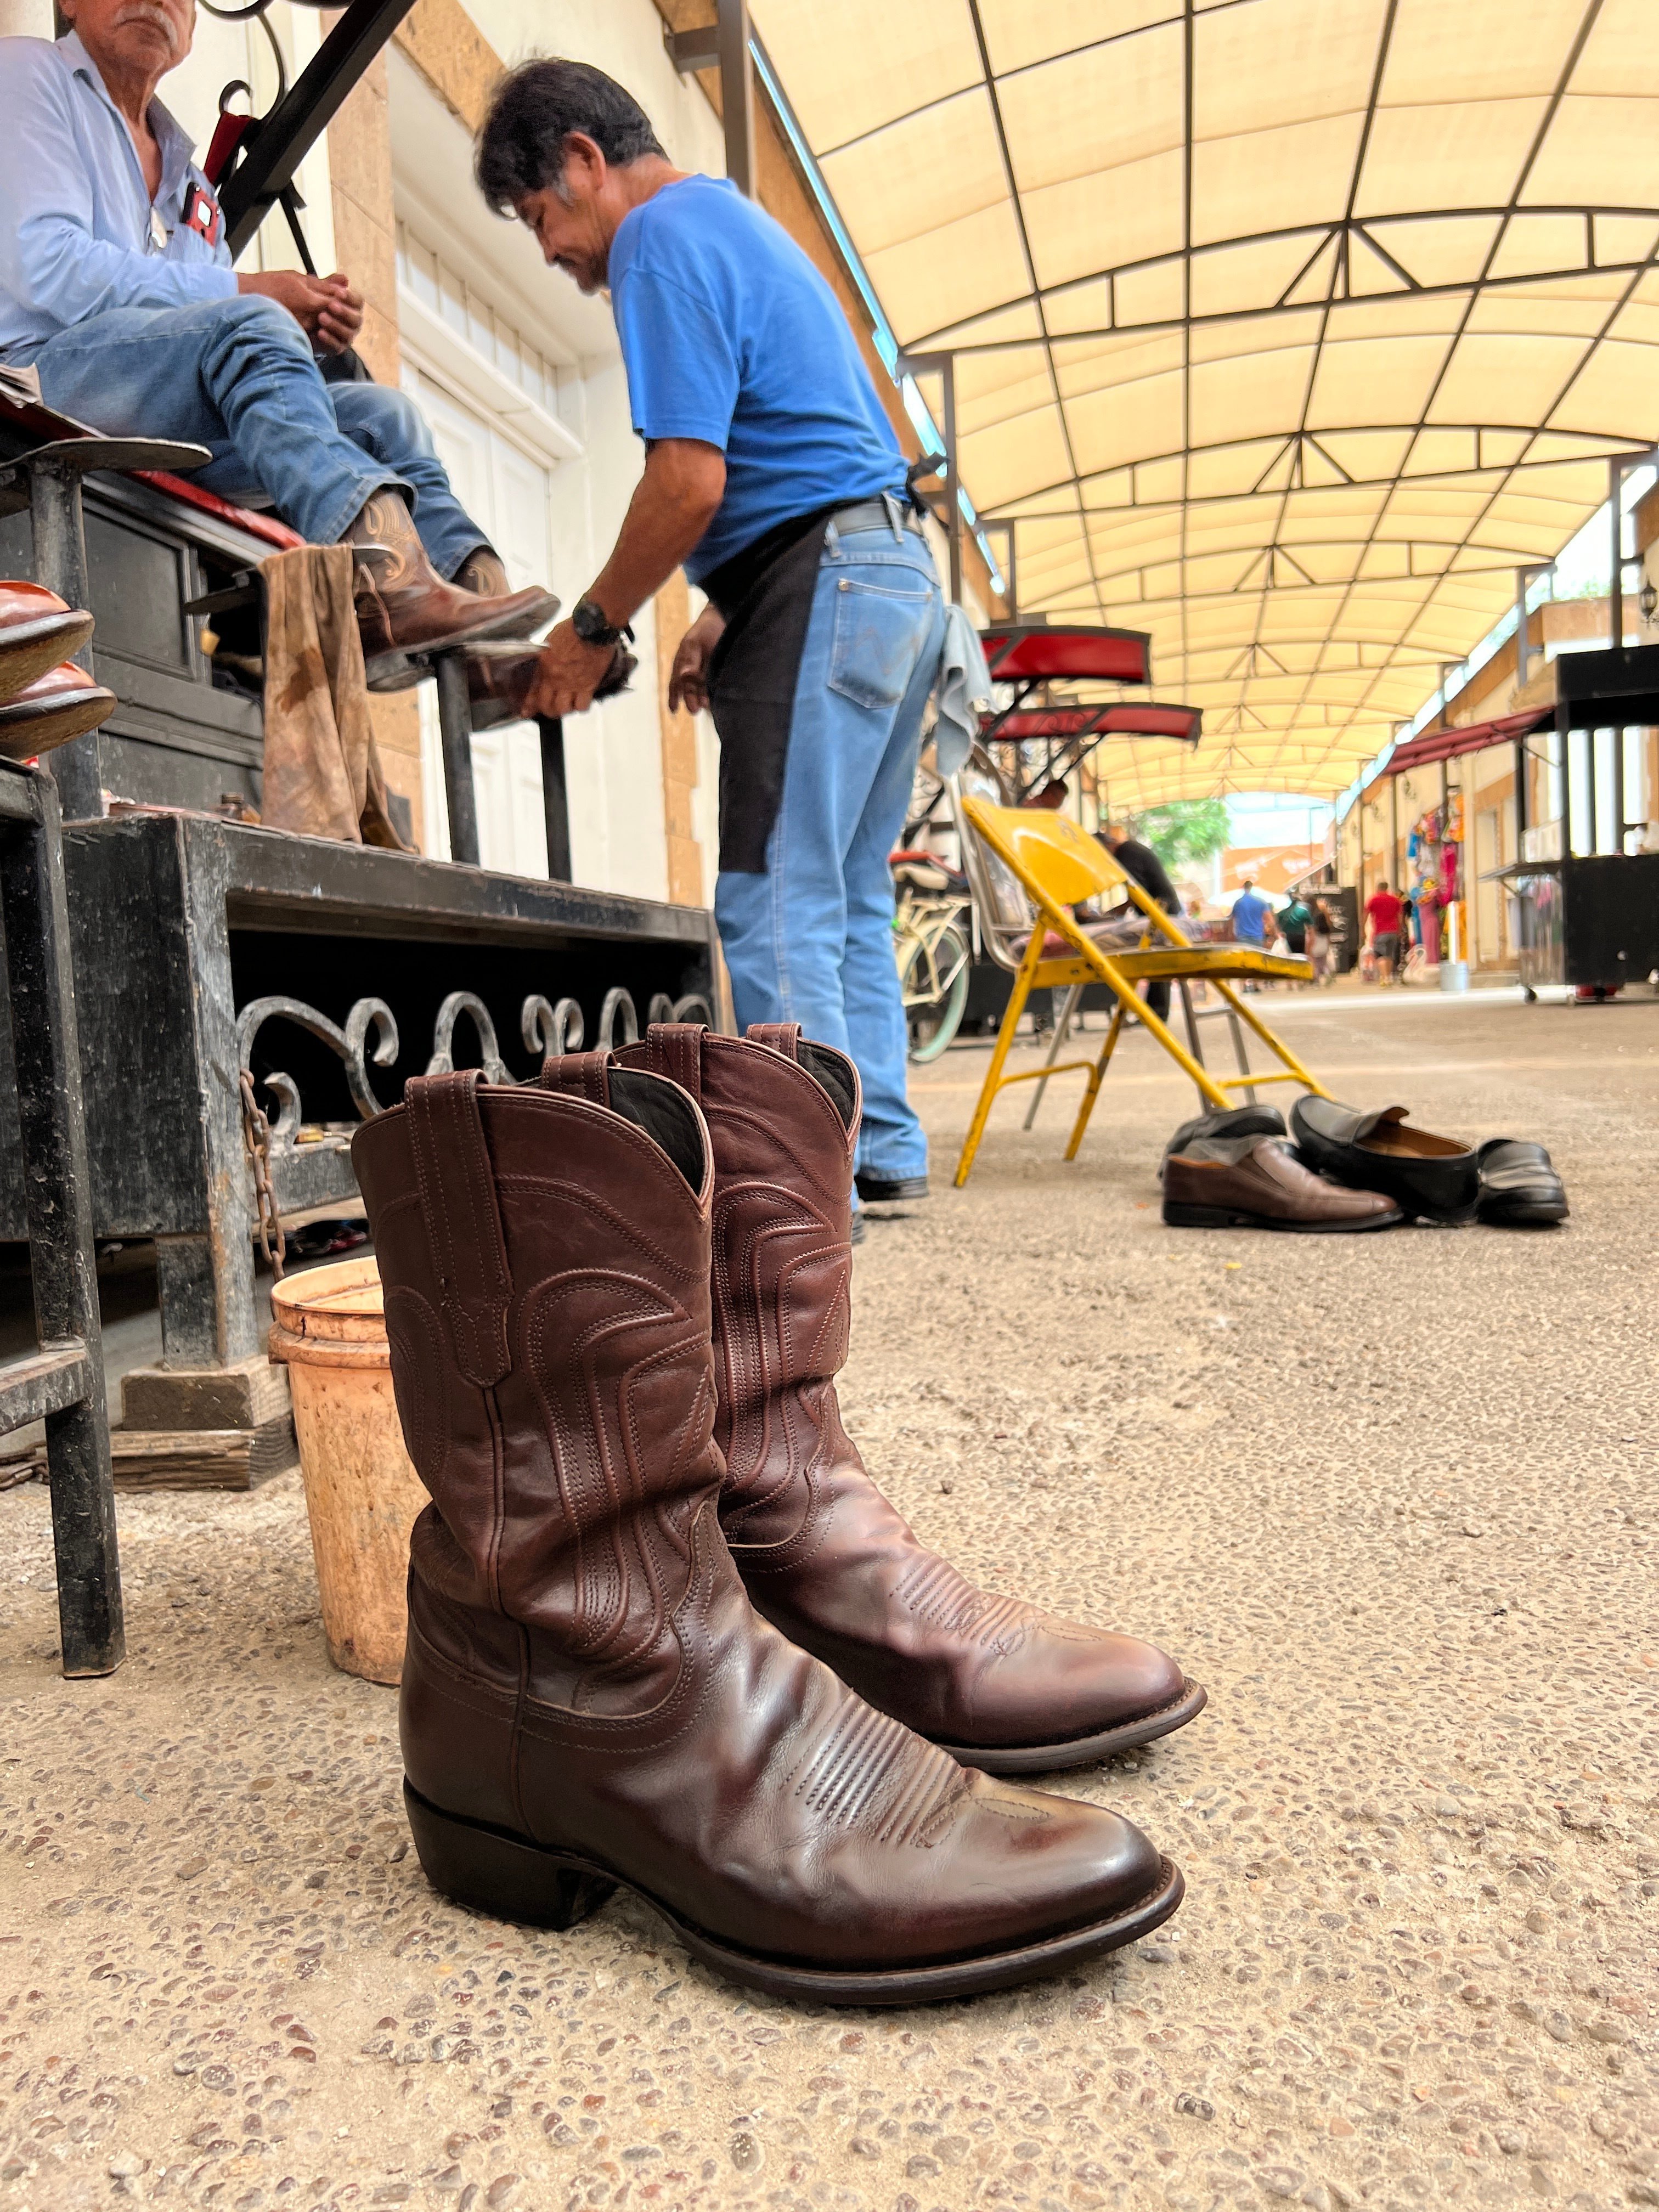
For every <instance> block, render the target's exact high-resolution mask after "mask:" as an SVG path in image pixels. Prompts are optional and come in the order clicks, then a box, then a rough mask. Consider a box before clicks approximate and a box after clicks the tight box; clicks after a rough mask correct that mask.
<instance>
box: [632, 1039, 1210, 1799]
mask: <svg viewBox="0 0 1659 2212" xmlns="http://www.w3.org/2000/svg"><path fill="white" fill-rule="evenodd" d="M619 1057H620V1059H621V1060H622V1061H623V1064H624V1065H625V1066H638V1067H649V1068H653V1069H654V1070H655V1071H656V1072H657V1073H659V1074H662V1075H665V1076H667V1077H669V1078H670V1079H671V1080H672V1081H673V1082H676V1083H678V1084H679V1085H680V1086H681V1087H682V1089H684V1090H686V1091H690V1093H691V1095H692V1096H693V1097H695V1098H696V1100H697V1102H698V1103H699V1104H700V1105H701V1106H702V1109H703V1114H704V1116H705V1118H706V1120H707V1121H708V1130H709V1134H710V1136H711V1138H712V1139H713V1142H714V1378H715V1385H716V1388H717V1389H718V1391H719V1394H720V1402H719V1410H718V1413H717V1417H716V1422H715V1431H714V1433H715V1437H716V1439H717V1440H718V1442H719V1443H720V1449H722V1450H723V1451H724V1453H725V1454H726V1480H725V1482H724V1484H723V1485H722V1486H721V1490H720V1525H721V1527H722V1528H724V1530H725V1532H726V1541H727V1543H728V1544H729V1545H730V1546H731V1547H732V1557H733V1559H736V1561H737V1563H738V1571H739V1572H740V1573H741V1574H742V1576H743V1578H744V1582H745V1583H747V1585H748V1588H749V1594H750V1596H751V1597H752V1598H753V1600H754V1601H755V1603H756V1605H757V1607H759V1608H760V1610H761V1612H762V1613H764V1614H765V1615H766V1617H767V1619H768V1620H770V1621H771V1622H773V1623H774V1625H775V1626H777V1627H778V1628H781V1630H782V1631H783V1633H784V1634H785V1635H786V1636H787V1637H788V1638H789V1639H790V1641H791V1642H792V1643H794V1644H799V1645H800V1646H801V1647H802V1648H803V1650H807V1651H811V1652H813V1653H815V1654H816V1656H817V1657H818V1658H820V1659H822V1660H823V1661H824V1662H826V1663H827V1664H828V1665H829V1666H831V1667H833V1668H835V1670H836V1674H839V1675H840V1676H841V1679H842V1681H843V1682H846V1683H848V1684H850V1685H851V1686H852V1687H853V1688H854V1689H855V1690H856V1691H857V1692H858V1693H859V1695H860V1697H862V1698H866V1699H868V1700H869V1702H870V1703H871V1704H872V1705H878V1706H879V1707H880V1708H881V1710H882V1711H883V1712H884V1713H890V1714H892V1715H893V1717H895V1718H896V1719H897V1720H901V1721H902V1722H903V1723H904V1724H905V1726H906V1727H907V1728H911V1729H915V1731H916V1733H917V1734H918V1735H924V1736H927V1738H928V1739H929V1740H930V1741H932V1742H933V1743H936V1744H939V1745H940V1746H941V1747H943V1748H944V1749H945V1750H946V1751H948V1752H949V1753H950V1754H951V1758H952V1759H957V1760H958V1761H959V1762H960V1763H961V1764H962V1765H964V1766H976V1767H979V1768H981V1769H982V1770H983V1771H985V1772H986V1773H987V1774H1042V1773H1052V1772H1054V1771H1056V1770H1058V1769H1060V1768H1061V1767H1068V1766H1085V1765H1091V1764H1092V1763H1093V1762H1094V1761H1096V1760H1097V1759H1105V1758H1107V1757H1109V1755H1110V1754H1111V1753H1114V1752H1119V1751H1127V1750H1128V1749H1129V1748H1130V1747H1132V1746H1133V1745H1135V1744H1141V1743H1150V1742H1151V1741H1152V1740H1153V1739H1154V1738H1155V1737H1157V1736H1161V1735H1169V1734H1170V1732H1171V1730H1172V1729H1178V1728H1180V1727H1182V1726H1183V1725H1184V1723H1186V1722H1188V1721H1189V1720H1192V1719H1193V1718H1194V1717H1195V1716H1196V1715H1197V1714H1198V1713H1199V1712H1200V1711H1202V1710H1203V1706H1204V1702H1205V1694H1204V1692H1203V1690H1202V1689H1201V1688H1200V1686H1199V1685H1198V1684H1197V1683H1196V1682H1193V1681H1189V1680H1188V1679H1187V1677H1186V1676H1185V1675H1184V1674H1182V1670H1181V1668H1180V1666H1179V1665H1178V1664H1177V1663H1176V1661H1175V1660H1173V1659H1172V1658H1170V1656H1169V1654H1168V1653H1167V1652H1164V1651H1161V1650H1159V1649H1158V1645H1157V1644H1149V1643H1147V1642H1146V1641H1145V1640H1144V1639H1143V1638H1140V1637H1138V1636H1120V1635H1116V1634H1114V1633H1113V1632H1110V1631H1109V1630H1106V1629H1102V1628H1087V1627H1084V1626H1081V1625H1080V1624H1079V1623H1078V1622H1076V1621H1070V1620H1056V1619H1055V1618H1054V1615H1053V1614H1051V1613H1044V1612H1043V1611H1042V1609H1041V1608H1040V1607H1037V1606H1035V1605H1030V1604H1027V1603H1026V1602H1025V1601H1024V1600H1023V1599H1021V1598H1017V1597H1004V1596H1002V1595H999V1594H998V1593H996V1592H994V1591H991V1590H982V1589H976V1588H975V1585H974V1584H973V1583H970V1582H969V1580H968V1578H967V1577H966V1576H964V1575H963V1574H960V1573H958V1572H957V1569H956V1568H955V1567H953V1566H952V1565H951V1563H950V1561H949V1560H948V1559H941V1558H940V1557H939V1553H937V1552H933V1551H930V1550H929V1549H928V1547H927V1545H925V1544H924V1543H922V1542H921V1539H920V1538H919V1537H918V1536H917V1535H916V1534H915V1531H914V1529H912V1528H910V1527H909V1525H908V1522H906V1521H905V1519H904V1517H903V1516H902V1514H901V1513H900V1512H899V1511H898V1510H897V1509H896V1507H895V1506H894V1505H893V1504H891V1503H890V1501H889V1500H888V1499H887V1498H884V1496H883V1494H882V1492H880V1491H879V1490H878V1488H877V1486H876V1485H875V1483H874V1482H873V1481H872V1480H871V1478H870V1474H869V1473H868V1471H867V1469H866V1467H865V1464H864V1462H863V1460H862V1459H861V1458H860V1456H859V1453H858V1449H857V1447H856V1446H855V1445H854V1443H853V1442H852V1439H851V1438H850V1437H848V1434H847V1431H845V1429H843V1428H842V1423H841V1409H840V1407H839V1406H838V1405H837V1404H836V1375H837V1373H838V1372H839V1371H840V1369H841V1366H842V1362H843V1361H844V1360H845V1358H846V1357H847V1340H848V1325H849V1322H850V1318H851V1296H852V1252H851V1240H850V1237H849V1234H848V1229H849V1213H850V1209H851V1205H852V1182H853V1157H854V1146H855V1145H856V1143H857V1141H858V1127H859V1103H860V1098H859V1078H858V1071H857V1069H856V1068H855V1067H854V1065H853V1063H852V1061H851V1060H848V1058H847V1056H846V1054H844V1053H839V1052H835V1051H832V1050H831V1049H830V1048H829V1046H828V1045H821V1044H813V1043H811V1042H808V1041H807V1040H805V1039H804V1038H803V1037H802V1036H801V1033H800V1030H799V1025H798V1024H793V1023H792V1024H775V1025H772V1026H767V1025H757V1026H756V1027H754V1028H751V1029H750V1032H749V1036H748V1037H747V1039H741V1038H738V1037H726V1036H714V1034H713V1033H712V1032H711V1031H709V1030H703V1029H700V1028H698V1027H696V1025H694V1024H690V1023H670V1022H661V1023H653V1025H652V1027H651V1029H650V1030H649V1031H648V1032H647V1036H646V1037H645V1038H644V1039H643V1041H642V1042H640V1043H638V1044H635V1045H630V1046H629V1047H628V1048H627V1049H626V1050H625V1051H624V1052H623V1053H622V1054H620V1055H619ZM860 1218H862V1217H860Z"/></svg>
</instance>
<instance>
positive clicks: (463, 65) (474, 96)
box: [392, 0, 505, 135]
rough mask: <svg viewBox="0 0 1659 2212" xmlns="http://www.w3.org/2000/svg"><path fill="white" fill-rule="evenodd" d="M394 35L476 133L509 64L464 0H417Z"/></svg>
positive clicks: (424, 74) (426, 76)
mask: <svg viewBox="0 0 1659 2212" xmlns="http://www.w3.org/2000/svg"><path fill="white" fill-rule="evenodd" d="M392 37H393V38H394V40H396V41H397V43H398V46H401V47H402V48H403V51H404V53H406V54H407V55H408V57H409V58H410V61H412V62H413V63H414V64H415V66H416V69H417V70H419V71H420V72H421V75H422V76H423V77H424V78H425V79H426V81H427V82H428V84H429V85H430V86H431V87H432V89H433V90H434V92H435V93H436V94H437V95H438V97H439V99H440V100H442V101H443V103H444V105H445V106H446V107H447V108H448V109H449V111H450V112H451V114H453V115H454V116H457V117H458V118H459V119H460V121H461V122H463V123H464V124H465V125H466V127H467V129H468V130H469V131H472V132H473V133H474V134H475V135H476V133H477V131H478V130H479V128H480V126H481V125H483V119H484V117H485V115H486V114H487V113H488V112H489V95H490V94H491V92H492V91H493V90H494V89H495V82H496V79H497V78H498V77H499V76H501V71H502V69H503V67H504V66H505V64H503V63H502V60H501V56H500V55H499V54H498V53H497V52H496V51H495V48H494V46H491V45H490V43H489V40H488V39H486V38H485V36H484V34H483V32H482V31H481V30H480V29H479V28H478V27H477V24H476V23H475V22H474V21H473V20H472V18H471V16H470V15H468V14H467V12H466V10H465V9H464V8H463V7H462V6H461V5H460V4H459V0H417V4H416V7H415V8H413V9H411V10H410V13H409V14H408V15H405V16H404V20H403V21H402V22H401V23H399V24H398V27H397V29H396V30H395V31H394V32H393V33H392Z"/></svg>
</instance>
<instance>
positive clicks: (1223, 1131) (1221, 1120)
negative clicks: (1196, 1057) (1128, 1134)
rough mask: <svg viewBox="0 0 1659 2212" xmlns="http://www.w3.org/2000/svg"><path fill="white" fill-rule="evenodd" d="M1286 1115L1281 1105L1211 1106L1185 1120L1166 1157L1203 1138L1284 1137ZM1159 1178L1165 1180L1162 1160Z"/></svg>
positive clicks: (1171, 1142)
mask: <svg viewBox="0 0 1659 2212" xmlns="http://www.w3.org/2000/svg"><path fill="white" fill-rule="evenodd" d="M1288 1134H1289V1131H1288V1130H1287V1129H1286V1128H1285V1116H1284V1115H1282V1114H1281V1113H1280V1112H1279V1109H1278V1107H1277V1106H1209V1107H1206V1109H1205V1110H1204V1112H1203V1113H1201V1114H1199V1115H1194V1118H1193V1119H1192V1120H1191V1121H1183V1122H1182V1125H1181V1127H1179V1128H1178V1129H1177V1130H1176V1133H1175V1134H1174V1136H1173V1137H1171V1138H1170V1141H1169V1143H1168V1144H1167V1145H1165V1146H1164V1159H1166V1160H1167V1159H1169V1158H1171V1157H1172V1156H1173V1155H1174V1154H1175V1153H1176V1152H1185V1151H1186V1150H1187V1147H1188V1146H1189V1145H1193V1144H1196V1143H1198V1142H1199V1141H1200V1139H1206V1138H1210V1137H1217V1138H1220V1139H1229V1138H1232V1137H1283V1136H1287V1135H1288ZM1163 1179H1164V1168H1163V1164H1162V1162H1160V1163H1159V1165H1158V1180H1159V1182H1162V1181H1163Z"/></svg>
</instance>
